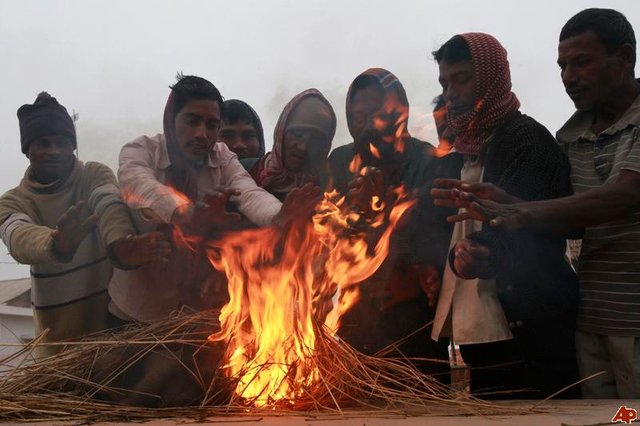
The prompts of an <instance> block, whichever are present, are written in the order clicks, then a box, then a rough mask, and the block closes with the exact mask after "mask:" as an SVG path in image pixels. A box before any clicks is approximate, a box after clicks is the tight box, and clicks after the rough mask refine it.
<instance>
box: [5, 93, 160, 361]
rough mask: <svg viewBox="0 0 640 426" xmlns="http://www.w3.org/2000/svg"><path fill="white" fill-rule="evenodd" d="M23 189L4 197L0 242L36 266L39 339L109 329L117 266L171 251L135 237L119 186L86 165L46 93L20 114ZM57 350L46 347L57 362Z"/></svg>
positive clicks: (104, 171) (155, 237) (43, 351)
mask: <svg viewBox="0 0 640 426" xmlns="http://www.w3.org/2000/svg"><path fill="white" fill-rule="evenodd" d="M18 119H19V121H20V142H21V145H22V152H23V153H24V154H25V155H26V156H27V157H28V158H29V163H30V167H29V168H28V169H27V171H26V173H25V176H24V178H23V179H22V181H21V182H20V184H19V185H18V186H17V187H15V188H13V189H11V190H10V191H7V192H6V193H5V194H4V195H2V197H0V237H1V238H2V240H3V241H4V243H5V244H6V246H7V247H8V248H9V252H10V253H11V255H12V256H13V258H14V259H16V260H17V261H18V262H20V263H24V264H28V265H31V278H32V292H31V298H32V304H33V309H34V321H35V327H36V332H37V333H38V334H40V332H43V331H45V330H46V329H48V333H46V334H45V335H44V336H43V337H42V341H43V342H45V343H49V342H59V341H61V340H68V339H75V338H78V337H81V336H83V335H85V334H88V333H92V332H95V331H100V330H103V329H105V328H107V327H108V326H109V316H108V310H107V307H108V303H109V295H108V293H107V286H108V284H109V282H110V280H111V276H112V273H113V267H112V264H113V265H115V266H116V267H120V268H126V269H129V268H135V267H137V266H140V265H142V264H144V263H147V262H152V261H161V260H163V259H164V258H165V257H166V256H167V255H168V252H169V251H170V250H171V248H170V245H169V243H168V241H167V240H166V238H165V237H164V236H163V234H159V233H155V234H146V235H140V236H135V235H133V234H135V228H134V227H133V224H132V223H131V219H130V217H129V213H128V211H127V208H126V206H125V204H124V202H123V201H122V199H121V197H120V191H119V189H118V187H117V182H116V178H115V176H114V174H113V172H112V171H111V170H110V169H109V168H108V167H107V166H105V165H103V164H100V163H95V162H87V163H82V162H81V161H79V160H78V159H77V158H76V157H75V155H74V154H73V151H74V150H75V148H76V133H75V128H74V125H73V122H72V120H71V117H69V114H67V110H66V109H65V108H64V107H63V106H62V105H60V104H59V103H58V102H57V100H56V99H55V98H53V97H51V96H50V95H49V94H47V93H45V92H43V93H41V94H40V95H38V98H37V99H36V101H35V102H34V103H33V104H27V105H23V106H22V107H21V108H20V109H19V110H18ZM59 348H61V346H59V345H57V346H56V345H44V346H42V347H40V348H39V351H38V353H39V355H40V356H46V355H52V354H54V353H56V352H57V351H58V349H59Z"/></svg>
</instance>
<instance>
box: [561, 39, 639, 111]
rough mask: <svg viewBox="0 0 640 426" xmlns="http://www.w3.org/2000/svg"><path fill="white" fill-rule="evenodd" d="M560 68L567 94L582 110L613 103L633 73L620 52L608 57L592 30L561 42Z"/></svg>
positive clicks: (603, 46)
mask: <svg viewBox="0 0 640 426" xmlns="http://www.w3.org/2000/svg"><path fill="white" fill-rule="evenodd" d="M558 65H559V66H560V75H561V77H562V83H563V84H564V87H565V90H566V92H567V94H568V95H569V97H570V98H571V100H572V101H573V103H574V105H575V107H576V109H579V110H590V109H593V108H597V107H598V106H600V105H602V104H603V103H607V102H608V101H610V100H612V98H614V97H615V96H616V95H617V93H618V89H619V88H620V86H621V85H622V84H623V82H624V79H625V78H627V77H628V73H629V64H627V63H626V62H625V61H623V60H622V58H621V56H620V55H619V54H618V53H616V52H614V53H612V54H607V51H606V48H605V45H604V44H603V43H602V42H601V41H600V39H599V38H598V36H597V35H596V34H595V33H594V32H593V31H591V30H589V31H585V32H583V33H581V34H578V35H576V36H573V37H569V38H567V39H564V40H562V41H561V42H560V44H559V45H558Z"/></svg>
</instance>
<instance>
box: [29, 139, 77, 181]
mask: <svg viewBox="0 0 640 426" xmlns="http://www.w3.org/2000/svg"><path fill="white" fill-rule="evenodd" d="M27 156H28V157H29V162H30V163H31V170H32V172H33V175H34V177H35V178H36V179H37V180H38V181H39V182H41V183H50V182H53V181H55V180H57V179H60V178H62V177H64V176H66V175H67V174H68V173H69V172H70V170H71V169H72V168H73V164H74V162H75V156H74V155H73V142H72V141H71V140H70V139H69V138H68V137H66V136H60V135H52V136H43V137H40V138H38V139H36V140H35V141H33V142H31V145H29V151H28V152H27Z"/></svg>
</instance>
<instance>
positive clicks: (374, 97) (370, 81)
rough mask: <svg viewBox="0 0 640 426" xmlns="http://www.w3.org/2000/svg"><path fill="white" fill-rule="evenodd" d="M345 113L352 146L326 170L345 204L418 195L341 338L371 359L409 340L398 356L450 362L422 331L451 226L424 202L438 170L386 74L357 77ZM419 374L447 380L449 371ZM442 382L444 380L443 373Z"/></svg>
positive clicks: (339, 151)
mask: <svg viewBox="0 0 640 426" xmlns="http://www.w3.org/2000/svg"><path fill="white" fill-rule="evenodd" d="M346 112H347V124H348V127H349V132H350V133H351V135H352V136H353V142H352V143H350V144H347V145H344V146H340V147H338V148H336V149H335V150H334V151H333V152H332V153H331V155H330V156H329V165H330V169H331V178H332V182H333V186H334V187H335V189H336V190H338V191H339V192H340V193H342V194H344V195H345V196H346V197H347V202H349V203H353V204H356V205H359V206H365V205H370V202H371V201H370V200H371V196H372V195H378V196H381V197H382V196H384V193H385V192H386V191H387V190H388V189H390V188H394V187H397V186H399V185H401V184H402V185H404V186H405V188H406V189H407V190H416V191H417V190H421V191H422V193H423V195H424V196H421V197H420V200H421V201H420V208H419V209H414V211H413V212H412V213H409V212H408V213H406V217H407V218H409V217H410V219H407V220H406V221H404V223H403V225H402V226H401V227H399V228H398V229H396V231H395V232H394V235H393V236H392V240H391V247H390V249H389V256H388V258H387V259H386V261H385V263H384V264H383V265H382V266H381V268H380V269H379V270H378V271H377V272H376V273H375V274H374V275H373V276H372V277H371V278H370V279H368V280H367V281H366V282H364V283H361V287H360V288H361V291H360V294H361V298H360V300H359V301H358V303H357V304H356V305H355V306H354V307H353V308H352V309H351V310H350V311H349V312H347V314H346V315H345V317H343V319H342V326H341V330H340V334H341V336H343V338H344V339H345V340H347V341H348V342H350V343H351V344H352V345H353V346H355V347H356V348H357V349H359V350H361V351H363V352H365V353H369V354H373V353H376V352H377V351H379V350H380V349H383V348H385V347H387V346H389V345H391V344H392V343H396V342H397V341H399V340H401V339H403V338H407V339H406V340H404V341H403V342H402V344H400V345H399V346H398V347H397V348H398V351H399V352H401V353H402V355H405V356H409V357H422V358H441V359H448V358H447V351H446V343H443V344H435V343H434V342H430V339H429V334H430V331H429V330H430V329H429V327H428V324H429V322H430V321H431V320H432V319H433V312H432V310H431V308H430V300H429V294H432V289H433V287H434V284H435V283H436V282H437V280H438V275H439V271H438V269H440V265H442V264H444V259H445V257H446V252H447V242H446V236H447V235H448V227H449V226H448V224H447V223H446V221H445V220H444V219H445V214H444V213H443V212H441V211H439V210H438V209H435V208H434V207H433V203H432V202H430V201H429V202H426V200H427V199H429V197H428V195H429V194H428V191H426V190H425V189H426V188H428V186H429V185H430V183H431V182H432V180H433V178H434V176H436V174H437V173H439V171H438V168H439V167H440V165H439V162H438V161H437V160H436V158H435V156H434V147H433V146H432V145H431V144H428V143H426V142H422V141H419V140H417V139H415V138H413V137H411V135H410V134H409V131H408V130H407V125H408V120H409V103H408V101H407V96H406V93H405V91H404V88H403V86H402V84H401V83H400V81H399V80H398V79H397V78H396V76H395V75H393V74H392V73H391V72H389V71H387V70H385V69H381V68H371V69H368V70H366V71H364V72H363V73H362V74H360V75H359V76H358V77H356V79H355V80H354V81H353V83H352V84H351V86H350V88H349V92H348V94H347V106H346ZM362 174H364V176H362ZM373 181H376V182H377V183H378V184H379V186H381V188H378V189H379V190H378V192H379V193H376V194H373V193H369V192H367V191H363V190H362V188H364V187H366V186H367V185H368V184H369V183H372V182H373ZM382 187H383V188H382ZM429 200H430V199H429ZM363 208H364V207H363ZM418 213H419V214H418ZM421 229H428V230H429V234H430V238H431V239H430V243H429V244H422V241H418V240H416V239H415V238H414V237H415V236H417V235H419V232H418V231H419V230H421ZM395 355H398V354H397V352H395ZM441 367H442V368H441ZM420 368H423V369H424V370H425V371H428V372H430V373H446V371H447V370H448V365H445V364H442V366H440V365H421V366H420ZM440 378H441V379H443V380H446V374H444V375H443V376H441V377H440Z"/></svg>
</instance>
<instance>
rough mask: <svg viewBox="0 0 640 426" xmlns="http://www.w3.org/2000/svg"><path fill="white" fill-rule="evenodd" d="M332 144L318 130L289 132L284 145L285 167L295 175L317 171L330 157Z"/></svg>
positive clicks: (283, 159)
mask: <svg viewBox="0 0 640 426" xmlns="http://www.w3.org/2000/svg"><path fill="white" fill-rule="evenodd" d="M330 142H331V141H330V140H329V138H327V136H325V135H324V134H323V133H322V132H319V131H317V130H312V129H292V130H287V131H286V132H285V134H284V141H283V144H282V161H283V163H284V167H285V168H286V169H287V170H289V171H291V172H294V173H297V172H301V171H303V170H314V169H317V168H318V167H319V166H320V165H321V164H322V163H323V162H324V161H326V159H327V156H328V155H329V150H330V149H331V143H330Z"/></svg>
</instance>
